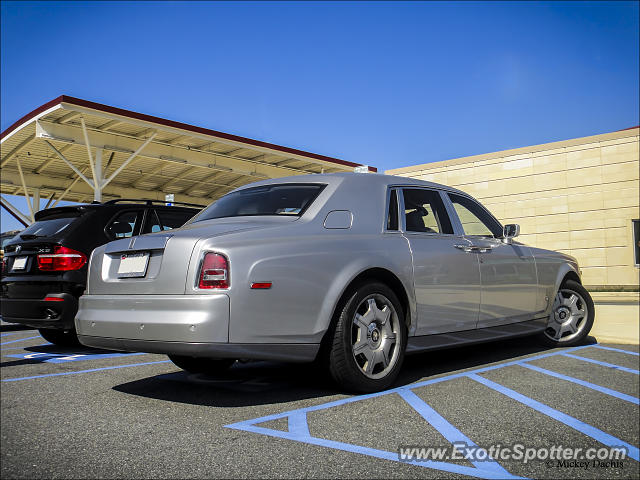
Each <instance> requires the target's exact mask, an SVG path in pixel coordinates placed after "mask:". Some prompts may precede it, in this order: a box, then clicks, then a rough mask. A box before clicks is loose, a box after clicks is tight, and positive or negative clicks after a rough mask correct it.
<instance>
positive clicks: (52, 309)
mask: <svg viewBox="0 0 640 480" xmlns="http://www.w3.org/2000/svg"><path fill="white" fill-rule="evenodd" d="M46 298H55V299H60V300H57V301H56V300H44V299H33V298H6V297H3V298H2V300H1V301H0V312H1V313H2V320H4V321H5V322H9V323H20V324H22V325H27V326H29V327H34V328H55V329H60V330H70V329H72V328H73V326H74V324H73V318H74V316H75V314H76V311H77V310H78V299H77V298H76V297H74V296H73V295H71V294H70V293H52V294H49V295H47V296H46Z"/></svg>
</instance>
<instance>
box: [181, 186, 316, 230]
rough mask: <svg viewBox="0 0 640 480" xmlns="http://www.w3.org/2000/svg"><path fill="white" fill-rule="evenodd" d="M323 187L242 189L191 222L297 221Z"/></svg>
mask: <svg viewBox="0 0 640 480" xmlns="http://www.w3.org/2000/svg"><path fill="white" fill-rule="evenodd" d="M324 187H325V185H323V184H318V183H308V184H305V183H303V184H301V183H287V184H279V185H264V186H262V187H253V188H246V189H244V190H240V191H237V192H233V193H230V194H228V195H225V196H224V197H222V198H221V199H220V200H217V201H216V202H214V203H212V204H211V205H210V206H208V207H207V208H206V209H205V210H203V211H202V213H200V215H198V216H197V217H196V218H194V220H193V221H194V222H200V221H202V220H211V219H212V218H223V217H245V216H255V215H283V216H294V217H295V216H297V217H299V216H300V215H302V214H303V213H304V211H305V210H306V209H307V208H308V207H309V205H311V203H313V201H314V200H315V199H316V197H317V196H318V195H319V194H320V192H321V191H322V189H323V188H324Z"/></svg>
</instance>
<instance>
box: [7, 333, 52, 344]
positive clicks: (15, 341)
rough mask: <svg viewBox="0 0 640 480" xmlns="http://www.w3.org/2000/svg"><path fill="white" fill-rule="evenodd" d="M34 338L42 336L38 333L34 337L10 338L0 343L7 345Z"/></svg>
mask: <svg viewBox="0 0 640 480" xmlns="http://www.w3.org/2000/svg"><path fill="white" fill-rule="evenodd" d="M34 338H42V337H41V336H40V335H37V336H35V337H27V338H19V339H18V340H11V341H10V342H3V343H0V345H9V344H10V343H17V342H24V341H25V340H33V339H34Z"/></svg>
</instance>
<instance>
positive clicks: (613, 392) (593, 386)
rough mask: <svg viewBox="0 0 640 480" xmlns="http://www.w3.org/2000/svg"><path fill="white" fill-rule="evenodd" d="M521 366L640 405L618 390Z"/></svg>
mask: <svg viewBox="0 0 640 480" xmlns="http://www.w3.org/2000/svg"><path fill="white" fill-rule="evenodd" d="M520 366H521V367H525V368H528V369H529V370H534V371H536V372H540V373H544V374H545V375H549V376H552V377H556V378H559V379H561V380H566V381H567V382H572V383H575V384H578V385H582V386H583V387H587V388H590V389H592V390H596V391H598V392H601V393H604V394H606V395H610V396H612V397H616V398H619V399H621V400H625V401H627V402H631V403H635V404H636V405H640V399H638V398H636V397H633V396H631V395H627V394H626V393H621V392H617V391H616V390H611V389H610V388H607V387H602V386H600V385H596V384H595V383H591V382H587V381H585V380H580V379H579V378H574V377H569V376H567V375H563V374H561V373H558V372H553V371H551V370H547V369H546V368H540V367H537V366H535V365H530V364H528V363H526V362H522V363H520Z"/></svg>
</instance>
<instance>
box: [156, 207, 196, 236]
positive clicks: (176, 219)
mask: <svg viewBox="0 0 640 480" xmlns="http://www.w3.org/2000/svg"><path fill="white" fill-rule="evenodd" d="M193 215H194V214H193V213H192V212H189V211H184V210H168V209H167V210H151V211H150V212H149V217H148V218H149V219H148V220H147V228H146V229H145V232H161V231H164V230H171V229H173V228H178V227H181V226H182V225H184V224H185V223H186V222H187V220H189V219H190V218H191V217H193Z"/></svg>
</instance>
